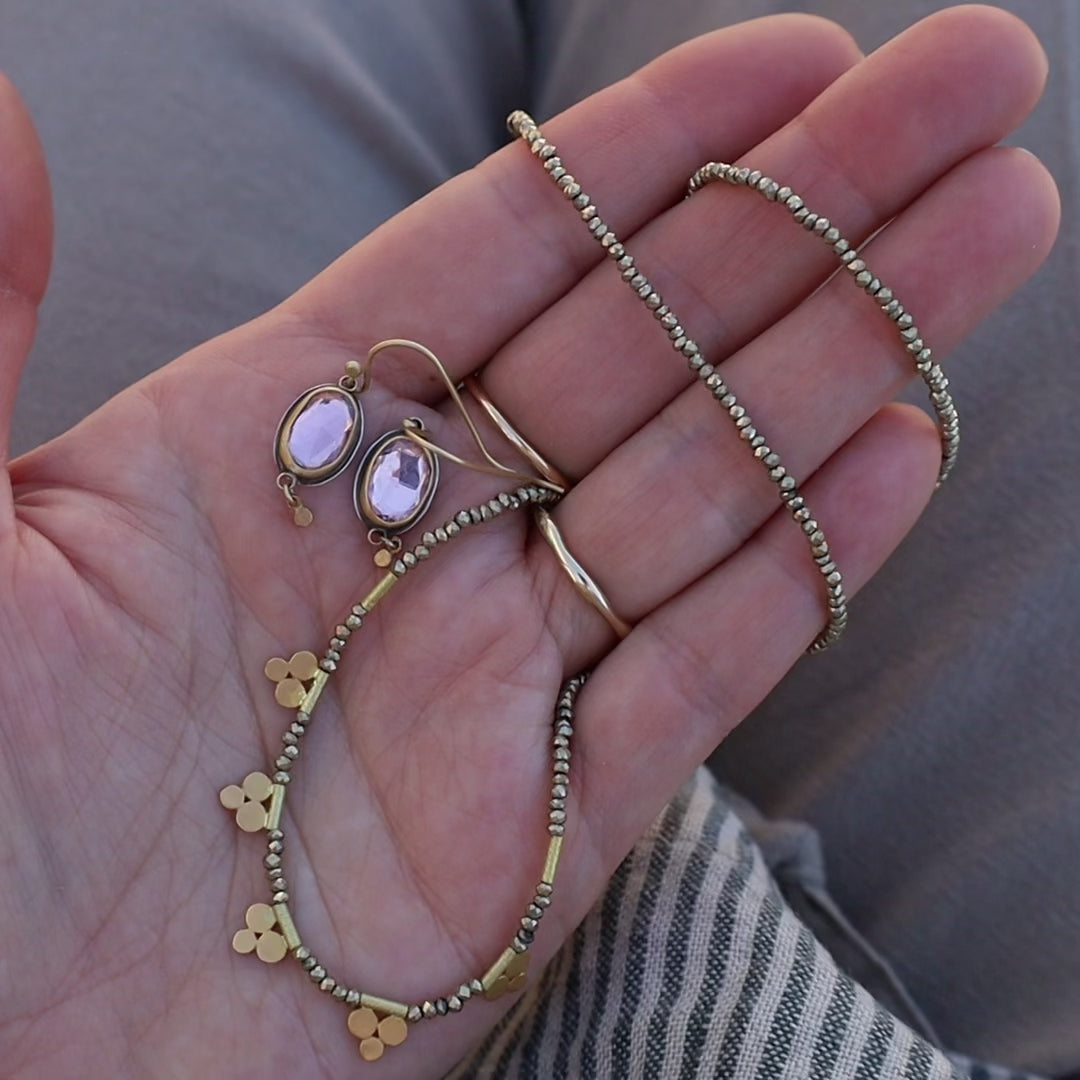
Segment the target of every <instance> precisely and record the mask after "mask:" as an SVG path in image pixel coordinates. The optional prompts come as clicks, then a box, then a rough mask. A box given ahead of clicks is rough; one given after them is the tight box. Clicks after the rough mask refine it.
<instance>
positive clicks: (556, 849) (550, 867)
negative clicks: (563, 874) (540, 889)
mask: <svg viewBox="0 0 1080 1080" xmlns="http://www.w3.org/2000/svg"><path fill="white" fill-rule="evenodd" d="M562 842H563V838H562V837H561V836H553V837H552V838H551V840H550V841H549V842H548V851H547V859H546V860H545V861H544V873H543V876H542V877H541V878H540V880H541V881H542V882H543V883H544V884H545V885H554V884H555V871H556V870H558V869H559V858H560V856H561V855H562Z"/></svg>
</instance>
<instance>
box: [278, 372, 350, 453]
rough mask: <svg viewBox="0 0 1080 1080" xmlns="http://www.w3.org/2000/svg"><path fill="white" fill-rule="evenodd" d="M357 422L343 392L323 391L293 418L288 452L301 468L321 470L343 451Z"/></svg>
mask: <svg viewBox="0 0 1080 1080" xmlns="http://www.w3.org/2000/svg"><path fill="white" fill-rule="evenodd" d="M355 423H356V410H355V409H354V408H352V407H351V406H350V403H349V401H348V400H347V399H346V398H345V397H344V395H343V394H341V393H339V392H336V391H334V390H323V391H322V392H321V393H318V394H316V395H315V396H314V397H313V398H312V399H311V400H310V401H309V402H308V403H307V404H306V405H305V406H304V408H303V409H302V410H301V412H300V415H299V416H298V417H297V418H296V419H295V420H294V421H293V424H292V429H291V430H290V431H289V434H288V446H289V453H290V454H292V456H293V460H294V461H295V462H296V463H297V465H299V466H300V467H301V468H303V469H322V468H325V466H327V465H329V464H330V463H331V462H333V461H334V460H336V459H337V458H339V457H340V456H341V455H342V454H343V453H344V451H345V448H346V446H348V443H349V437H350V436H351V435H352V430H353V426H354V425H355Z"/></svg>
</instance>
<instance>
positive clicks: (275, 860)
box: [263, 855, 281, 866]
mask: <svg viewBox="0 0 1080 1080" xmlns="http://www.w3.org/2000/svg"><path fill="white" fill-rule="evenodd" d="M263 864H264V865H266V866H280V865H281V856H280V855H267V856H266V858H265V859H263Z"/></svg>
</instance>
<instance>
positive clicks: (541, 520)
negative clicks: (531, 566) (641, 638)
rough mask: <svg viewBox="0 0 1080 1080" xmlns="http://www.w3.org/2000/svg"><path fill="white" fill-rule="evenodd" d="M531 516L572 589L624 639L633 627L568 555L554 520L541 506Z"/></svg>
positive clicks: (571, 556)
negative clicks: (568, 577) (568, 579)
mask: <svg viewBox="0 0 1080 1080" xmlns="http://www.w3.org/2000/svg"><path fill="white" fill-rule="evenodd" d="M533 516H534V518H535V520H536V526H537V528H538V529H539V530H540V535H541V536H543V538H544V539H545V540H546V541H547V542H548V543H549V544H550V545H551V550H552V551H554V552H555V558H557V559H558V560H559V565H560V566H561V567H562V568H563V569H564V570H565V571H566V572H567V574H568V575H569V576H570V580H571V581H572V582H573V583H574V588H575V589H577V591H578V592H579V593H581V595H582V596H584V597H585V599H586V600H588V601H589V603H590V604H592V606H593V607H594V608H596V610H597V611H599V612H600V614H601V615H603V616H604V618H605V619H606V620H607V624H608V626H610V627H611V629H612V630H614V631H615V633H616V634H617V635H618V636H619V638H620V639H621V638H624V637H626V635H627V634H629V633H630V631H631V630H632V629H633V627H631V625H630V624H629V623H628V622H627V621H626V620H625V619H621V618H619V616H618V615H616V614H615V611H614V609H613V608H612V606H611V604H610V603H608V598H607V597H606V596H605V595H604V592H603V590H602V589H601V588H600V586H599V585H597V584H596V582H595V581H593V579H592V576H591V575H590V574H589V572H588V571H587V570H586V569H585V567H583V566H582V565H581V563H579V562H578V561H577V559H575V558H574V556H573V555H571V554H570V549H569V548H568V547H567V546H566V541H565V540H563V535H562V533H561V532H560V531H559V526H558V525H556V524H555V519H554V518H553V517H552V516H551V515H550V514H549V513H548V512H547V511H546V510H545V509H544V508H543V507H542V506H538V507H537V508H536V511H535V513H534V515H533Z"/></svg>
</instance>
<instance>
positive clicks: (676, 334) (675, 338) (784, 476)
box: [507, 109, 960, 653]
mask: <svg viewBox="0 0 1080 1080" xmlns="http://www.w3.org/2000/svg"><path fill="white" fill-rule="evenodd" d="M507 127H508V128H509V129H510V132H511V134H513V135H516V136H517V137H518V138H520V139H522V140H524V142H525V143H526V144H527V145H528V147H529V149H530V150H531V151H532V153H533V155H534V156H535V157H536V158H537V159H538V160H539V161H540V162H541V164H542V165H543V167H544V170H545V172H547V174H548V176H550V177H551V179H552V180H553V181H554V182H555V184H556V186H557V187H558V188H559V190H560V191H561V192H562V194H563V196H564V197H565V198H566V199H567V200H568V201H569V202H570V203H571V205H572V206H573V207H574V209H575V210H577V211H578V213H579V214H580V215H581V219H582V220H583V221H584V222H585V223H586V226H587V227H588V230H589V232H590V233H591V234H592V236H593V238H594V239H595V240H596V241H597V242H598V243H599V244H600V246H601V247H602V248H603V249H604V251H605V252H606V253H607V254H608V255H609V256H610V257H611V259H613V260H614V262H615V265H616V266H617V267H618V268H619V271H620V272H621V274H622V279H623V281H625V282H626V283H627V285H628V286H629V287H630V288H631V289H632V290H633V291H634V292H635V293H636V295H637V296H638V298H639V299H640V300H641V301H642V303H643V304H644V305H645V307H646V308H647V309H648V310H649V311H650V312H651V313H652V316H653V318H655V319H656V321H657V322H659V323H660V326H661V327H662V328H663V329H664V330H665V331H666V332H667V335H668V339H669V341H670V342H671V345H672V347H673V348H674V349H675V351H676V352H677V353H679V354H680V355H681V356H682V357H683V358H684V359H685V360H686V362H687V364H688V365H689V367H690V370H691V371H692V372H693V373H694V374H695V375H696V376H697V378H698V379H699V380H700V381H701V382H702V383H704V384H705V387H706V389H707V390H708V391H709V393H710V394H711V395H712V396H713V397H714V398H715V399H716V400H717V401H718V402H719V404H720V406H721V408H722V409H724V411H725V412H726V413H727V415H728V416H729V417H730V419H731V420H732V422H733V423H734V424H735V427H736V429H737V431H738V433H739V438H740V439H742V440H743V441H744V442H745V443H747V445H748V446H749V448H750V450H751V451H752V452H753V455H754V457H755V458H757V460H758V461H760V462H761V463H762V465H763V466H764V467H765V469H766V470H767V471H768V474H769V478H770V479H771V480H772V481H773V482H774V483H775V484H776V486H777V489H778V491H779V494H780V500H781V502H783V504H784V505H785V506H786V507H787V508H788V511H789V512H790V514H791V516H792V517H793V518H794V519H795V522H796V524H797V525H798V526H799V527H800V529H802V531H803V534H804V535H805V536H806V539H807V542H808V543H809V545H810V553H811V555H812V557H813V560H814V564H815V565H816V566H817V568H818V571H819V572H820V574H821V576H822V579H823V581H824V585H825V596H826V603H827V612H828V621H827V623H826V625H825V627H824V629H823V630H822V631H821V633H820V634H818V636H817V637H816V638H815V639H814V641H813V643H812V644H811V645H810V648H809V650H808V651H809V652H811V653H816V652H820V651H822V650H823V649H827V648H828V647H829V646H830V645H833V644H835V642H836V641H837V640H839V638H840V636H841V634H842V633H843V632H844V628H845V627H846V626H847V621H848V611H847V597H846V595H845V593H844V584H843V577H842V575H841V573H840V570H839V569H838V567H837V565H836V562H835V561H834V560H833V558H832V555H831V553H830V550H829V544H828V541H827V540H826V539H825V533H824V532H823V530H822V529H821V526H820V524H819V523H818V521H817V519H816V518H815V517H814V515H813V512H812V511H811V509H810V507H809V506H808V505H807V503H806V499H805V498H804V497H803V496H802V494H801V493H800V491H799V485H798V482H797V481H796V479H795V477H794V476H792V475H791V474H790V473H789V472H788V471H787V469H786V468H785V467H784V465H783V464H782V463H781V461H780V455H779V454H778V453H777V452H776V450H774V449H773V448H772V446H770V444H769V443H768V442H767V441H766V438H765V435H764V434H763V433H762V432H761V430H760V429H759V428H758V427H757V425H756V424H755V423H754V421H753V419H752V418H751V416H750V414H749V413H748V412H747V410H746V407H745V406H744V405H742V404H741V403H740V402H739V400H738V398H737V397H736V396H735V394H734V393H733V392H732V390H731V388H730V387H729V386H728V385H727V383H726V382H725V381H724V377H723V376H722V375H721V374H720V372H719V371H718V370H717V368H716V367H715V366H714V365H713V364H710V363H707V362H706V360H705V357H704V356H703V355H702V353H701V349H700V348H699V346H698V344H697V343H696V342H695V341H694V340H693V339H692V338H691V337H690V336H689V335H688V334H687V332H686V330H685V329H684V328H683V325H682V323H681V322H680V321H679V318H678V316H677V315H676V314H675V313H674V312H673V311H672V310H671V307H670V305H668V304H666V303H665V302H664V299H663V297H662V296H661V295H660V293H659V292H658V291H657V290H656V288H654V286H653V285H652V283H651V282H650V281H649V279H648V278H647V277H646V276H645V275H644V274H643V273H642V272H641V271H640V270H639V269H638V267H637V264H636V263H635V262H634V258H633V256H632V255H631V254H630V253H629V252H628V251H627V250H626V246H625V245H624V244H623V243H622V242H621V241H620V240H619V238H618V236H617V235H616V233H615V232H614V230H613V229H612V228H611V226H610V225H608V224H607V223H606V222H605V221H604V220H603V218H601V217H600V214H599V213H598V211H597V209H596V204H595V203H594V202H593V201H592V198H591V197H590V196H589V194H588V193H587V192H586V191H584V190H583V189H582V187H581V184H580V183H578V181H577V180H576V179H575V178H574V176H573V175H571V173H569V172H568V171H567V169H566V167H565V166H564V165H563V163H562V159H561V158H560V157H559V156H558V151H557V150H556V147H555V144H554V143H552V142H550V141H549V140H548V139H546V138H545V137H544V135H543V133H542V132H541V130H540V127H539V126H538V125H537V123H536V121H535V120H533V118H532V117H531V116H529V114H528V113H526V112H523V111H522V110H520V109H519V110H516V111H515V112H512V113H511V114H510V116H509V117H508V119H507ZM713 180H725V181H727V182H728V183H732V184H742V185H746V186H751V187H754V188H756V189H757V190H759V191H761V192H762V194H764V195H765V197H766V198H769V199H772V200H773V201H781V200H780V195H781V192H783V193H785V194H784V199H783V202H784V205H785V206H787V208H788V209H789V210H790V211H791V213H792V214H793V215H794V216H795V219H796V220H797V221H799V222H800V223H801V224H802V225H803V227H804V228H806V229H808V230H812V231H813V232H815V233H817V234H818V235H819V236H821V237H822V238H823V239H825V240H826V242H828V243H829V244H831V245H832V247H833V250H834V251H835V252H836V254H837V255H839V256H840V260H841V262H842V263H843V265H844V266H846V267H847V269H848V271H849V272H851V273H852V274H853V275H854V280H855V282H856V284H858V285H859V286H860V288H862V289H864V291H866V292H867V293H868V294H870V295H871V296H873V297H874V298H875V299H876V300H877V301H878V303H879V304H880V306H881V308H882V310H883V311H884V312H885V314H886V315H888V317H889V318H890V319H892V320H893V321H894V322H895V323H896V325H897V327H898V329H899V331H900V336H901V339H902V340H903V342H904V344H905V347H906V348H907V351H908V352H910V353H911V354H912V355H913V356H914V358H915V363H916V367H917V369H918V371H919V373H920V374H921V375H922V377H923V379H924V380H925V381H926V383H927V386H928V387H929V388H930V396H931V401H932V402H933V405H934V409H935V411H936V412H937V415H938V421H939V425H940V428H941V440H942V461H941V468H940V471H939V473H938V484H939V485H940V484H941V483H942V482H943V481H944V480H945V478H946V477H947V476H948V474H949V472H950V471H951V469H952V467H953V464H954V463H955V461H956V452H957V448H958V446H959V442H960V431H959V419H958V417H957V413H956V408H955V406H954V405H953V401H952V398H951V397H950V395H949V392H948V385H949V383H948V379H946V378H945V375H944V372H943V371H942V370H941V367H940V366H939V365H938V364H936V363H934V362H933V361H932V359H931V353H930V349H929V348H928V347H927V346H926V345H925V344H924V342H923V340H922V338H921V337H920V335H919V331H918V329H917V327H916V326H915V324H914V321H913V319H912V317H911V315H910V314H908V313H907V312H906V311H905V310H904V308H903V306H902V305H901V304H900V302H899V301H898V300H897V299H896V298H895V297H894V295H893V293H892V290H891V289H887V288H885V287H884V286H883V285H882V284H881V281H880V279H879V278H877V277H874V276H873V274H871V273H870V271H869V270H868V269H867V267H866V263H865V261H864V260H862V259H859V258H857V257H856V254H857V253H856V252H855V250H854V249H853V248H852V247H851V245H850V244H849V243H848V242H847V241H846V240H845V239H844V238H843V237H842V236H841V235H840V233H839V231H838V230H837V229H835V228H834V227H833V226H832V225H831V223H830V222H829V220H828V218H824V217H821V216H819V215H817V214H812V213H811V212H810V211H809V210H808V209H807V208H806V206H805V204H804V203H803V201H802V199H800V198H799V197H798V196H797V195H794V194H793V193H792V191H791V189H790V188H781V187H780V186H779V185H778V184H776V182H775V181H773V180H771V179H769V178H768V177H765V176H763V175H762V174H761V173H760V172H758V171H757V170H750V169H736V168H735V167H734V166H731V165H720V164H717V163H715V162H713V163H710V164H708V165H705V166H703V167H702V168H701V169H699V170H698V171H697V172H696V173H695V174H694V176H693V177H691V179H690V184H689V195H692V194H693V193H694V192H696V191H698V190H700V189H701V188H702V187H703V186H704V185H705V184H706V183H709V182H711V181H713Z"/></svg>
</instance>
